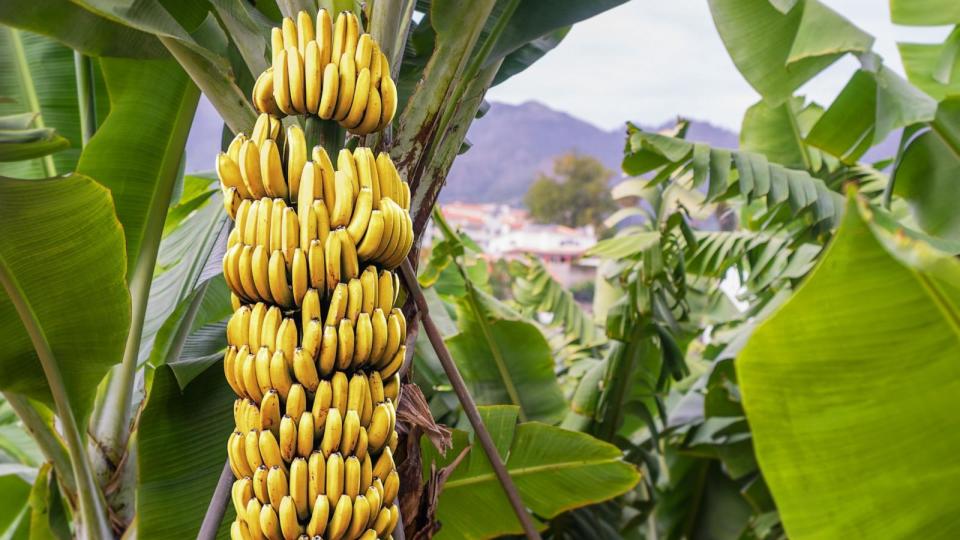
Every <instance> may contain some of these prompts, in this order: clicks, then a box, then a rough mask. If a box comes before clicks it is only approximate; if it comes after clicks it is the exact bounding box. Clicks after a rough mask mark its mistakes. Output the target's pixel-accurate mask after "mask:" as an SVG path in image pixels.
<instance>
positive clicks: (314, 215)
mask: <svg viewBox="0 0 960 540" xmlns="http://www.w3.org/2000/svg"><path fill="white" fill-rule="evenodd" d="M281 136H282V137H281ZM309 153H310V157H311V159H310V160H308V159H307V155H308V149H307V144H306V139H305V136H304V133H303V131H302V130H301V129H300V128H299V127H298V126H296V125H291V126H290V127H288V128H287V129H286V130H282V129H281V123H280V120H279V119H278V118H276V117H273V116H270V115H268V114H261V115H260V116H259V117H258V119H257V122H256V124H255V125H254V128H253V130H252V131H251V133H250V135H249V137H248V136H247V135H245V134H242V133H241V134H239V135H237V137H236V138H235V139H234V140H233V141H232V142H231V144H230V145H229V147H228V149H227V151H226V152H224V153H222V154H220V155H219V156H218V157H217V174H218V176H219V178H220V182H221V188H222V190H223V193H224V204H225V207H226V210H227V213H228V214H229V215H230V216H231V217H232V218H233V219H234V221H235V227H234V228H233V230H232V232H231V233H230V236H229V238H228V241H227V244H228V249H227V253H226V255H225V256H224V259H223V272H224V276H225V278H226V281H227V284H228V285H229V286H230V289H231V291H232V295H231V296H232V300H233V308H234V313H233V316H232V317H231V318H230V320H229V322H228V324H227V343H228V348H227V352H226V354H225V355H224V374H225V375H226V379H227V382H228V383H229V384H230V386H231V387H232V388H233V390H234V391H235V392H236V394H237V395H238V396H239V397H238V399H237V400H236V402H235V405H234V419H235V424H236V429H235V431H234V432H233V434H232V435H231V436H230V438H229V442H228V445H227V452H228V455H229V457H230V465H231V467H232V469H233V472H234V475H235V476H236V478H237V480H236V482H235V483H234V488H233V492H232V495H233V502H234V505H235V508H236V511H237V520H236V521H235V522H234V523H233V524H232V526H231V535H232V537H233V538H234V539H246V538H251V539H258V538H268V539H270V540H298V539H299V538H301V537H302V536H303V535H307V536H308V537H318V536H319V537H323V538H328V539H355V538H387V537H390V533H391V531H392V530H393V528H394V527H395V526H396V523H397V521H398V519H399V510H398V508H397V506H396V505H395V504H394V500H395V498H396V496H397V493H398V491H399V476H398V475H397V472H396V466H395V464H394V462H393V451H394V450H395V449H396V445H397V432H396V429H395V427H396V421H397V413H396V403H397V402H398V400H399V397H400V375H399V370H400V367H401V366H402V365H403V361H404V358H405V357H406V345H405V344H404V341H405V337H406V333H407V322H406V319H405V318H404V315H403V312H402V311H401V310H400V309H398V308H397V307H395V305H396V303H397V299H398V295H399V289H400V287H399V279H398V277H397V275H396V273H394V272H393V271H392V269H393V268H395V267H396V266H397V265H399V264H400V263H401V262H402V261H403V259H404V258H405V257H406V255H407V253H408V252H409V250H410V247H411V246H412V244H413V228H412V222H411V220H410V216H409V212H408V207H409V204H410V191H409V187H408V186H407V184H406V183H405V182H403V181H402V180H401V179H400V176H399V174H398V172H397V169H396V167H394V165H393V162H392V161H391V160H390V157H389V156H388V155H387V154H384V153H381V154H379V155H378V156H376V157H375V156H374V153H373V151H371V150H370V149H369V148H364V147H358V148H357V149H356V150H354V151H352V152H351V151H349V150H342V151H341V152H340V153H339V155H338V156H337V166H336V168H334V165H333V163H332V161H331V160H330V158H329V156H328V155H327V153H326V151H325V150H324V149H323V148H321V147H316V148H313V149H312V150H310V152H309Z"/></svg>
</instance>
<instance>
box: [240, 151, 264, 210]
mask: <svg viewBox="0 0 960 540" xmlns="http://www.w3.org/2000/svg"><path fill="white" fill-rule="evenodd" d="M239 157H240V161H239V162H238V165H239V167H240V177H241V179H242V180H243V184H244V186H246V188H247V191H248V192H249V193H250V195H251V196H253V197H256V198H258V199H260V198H263V197H265V196H266V195H267V192H266V190H265V189H264V185H263V179H262V173H261V169H260V148H259V147H258V146H257V143H255V142H254V141H251V140H247V141H244V143H243V144H242V145H240V155H239Z"/></svg>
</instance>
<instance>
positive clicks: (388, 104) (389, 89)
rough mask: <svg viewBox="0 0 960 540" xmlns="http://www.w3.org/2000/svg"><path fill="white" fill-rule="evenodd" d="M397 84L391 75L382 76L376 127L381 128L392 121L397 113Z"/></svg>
mask: <svg viewBox="0 0 960 540" xmlns="http://www.w3.org/2000/svg"><path fill="white" fill-rule="evenodd" d="M397 99H398V96H397V85H396V83H394V82H393V79H392V78H391V77H383V80H382V81H381V82H380V103H381V105H380V119H379V122H378V124H377V127H376V129H377V130H378V131H380V130H383V129H384V128H386V127H387V126H389V125H390V123H391V122H393V117H394V115H396V114H397Z"/></svg>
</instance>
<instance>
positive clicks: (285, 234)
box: [278, 205, 300, 260]
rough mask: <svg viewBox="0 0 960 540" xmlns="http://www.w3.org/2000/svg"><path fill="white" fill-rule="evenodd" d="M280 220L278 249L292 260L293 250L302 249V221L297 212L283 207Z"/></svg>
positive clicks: (286, 257)
mask: <svg viewBox="0 0 960 540" xmlns="http://www.w3.org/2000/svg"><path fill="white" fill-rule="evenodd" d="M281 216H282V217H281V219H280V230H281V235H280V240H279V242H278V243H279V247H278V249H280V250H282V251H283V256H284V258H285V259H287V260H290V259H291V258H292V255H293V250H294V249H297V248H298V247H300V219H299V217H298V216H297V212H296V210H294V209H293V208H288V207H286V206H285V205H284V206H283V211H282V213H281Z"/></svg>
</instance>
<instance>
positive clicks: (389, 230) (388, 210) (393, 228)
mask: <svg viewBox="0 0 960 540" xmlns="http://www.w3.org/2000/svg"><path fill="white" fill-rule="evenodd" d="M396 206H397V205H396V203H395V202H393V200H392V199H389V198H384V199H380V211H381V212H383V223H384V234H383V238H382V240H381V242H380V247H378V248H377V250H376V251H375V253H374V255H373V259H374V260H375V261H377V262H380V263H383V262H385V261H386V260H387V257H388V256H389V253H390V252H391V249H393V248H394V247H395V246H396V245H397V243H398V242H399V241H400V220H399V219H397V218H398V216H397V213H396V212H395V211H394V208H395V207H396Z"/></svg>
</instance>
